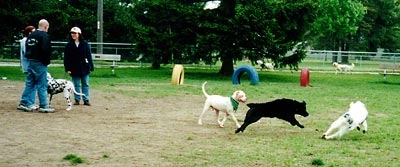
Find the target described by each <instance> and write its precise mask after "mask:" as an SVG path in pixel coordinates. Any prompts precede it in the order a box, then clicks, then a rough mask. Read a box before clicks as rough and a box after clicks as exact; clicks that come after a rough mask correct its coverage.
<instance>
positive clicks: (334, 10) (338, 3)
mask: <svg viewBox="0 0 400 167" xmlns="http://www.w3.org/2000/svg"><path fill="white" fill-rule="evenodd" d="M318 3H319V8H318V11H317V13H318V18H317V19H316V21H315V23H314V26H313V27H314V31H313V32H314V33H313V34H312V36H314V37H315V38H316V39H317V40H316V42H314V43H313V44H314V47H316V48H320V49H328V50H337V49H339V50H348V48H349V47H348V46H346V44H348V41H350V40H351V39H352V38H351V37H352V36H353V35H355V33H356V32H357V30H358V23H359V22H360V21H361V20H362V19H363V17H364V14H365V12H366V8H365V7H364V6H363V4H362V3H361V2H359V1H356V0H318Z"/></svg>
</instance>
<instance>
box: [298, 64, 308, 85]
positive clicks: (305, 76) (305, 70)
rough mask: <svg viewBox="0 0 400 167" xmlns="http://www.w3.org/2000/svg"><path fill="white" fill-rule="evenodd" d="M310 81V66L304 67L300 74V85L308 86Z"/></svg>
mask: <svg viewBox="0 0 400 167" xmlns="http://www.w3.org/2000/svg"><path fill="white" fill-rule="evenodd" d="M309 83H310V71H309V70H308V68H302V69H301V74H300V86H304V87H306V86H308V85H309Z"/></svg>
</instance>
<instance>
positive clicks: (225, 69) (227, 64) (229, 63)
mask: <svg viewBox="0 0 400 167" xmlns="http://www.w3.org/2000/svg"><path fill="white" fill-rule="evenodd" d="M228 55H229V54H224V55H222V56H221V60H222V66H221V69H220V70H219V72H218V73H219V74H222V75H232V74H233V60H232V56H228Z"/></svg>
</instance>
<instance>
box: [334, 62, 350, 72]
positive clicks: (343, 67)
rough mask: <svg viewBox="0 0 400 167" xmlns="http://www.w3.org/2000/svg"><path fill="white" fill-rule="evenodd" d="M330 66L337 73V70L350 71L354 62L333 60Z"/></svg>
mask: <svg viewBox="0 0 400 167" xmlns="http://www.w3.org/2000/svg"><path fill="white" fill-rule="evenodd" d="M332 66H333V67H334V68H335V71H336V74H338V73H339V72H346V73H351V71H352V70H353V69H354V63H351V65H347V64H339V63H337V62H334V63H333V64H332Z"/></svg>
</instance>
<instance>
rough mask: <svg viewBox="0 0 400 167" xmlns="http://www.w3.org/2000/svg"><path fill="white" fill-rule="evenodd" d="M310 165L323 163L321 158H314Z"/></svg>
mask: <svg viewBox="0 0 400 167" xmlns="http://www.w3.org/2000/svg"><path fill="white" fill-rule="evenodd" d="M311 165H314V166H323V165H324V162H323V161H322V160H321V159H319V158H316V159H313V160H312V161H311Z"/></svg>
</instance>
